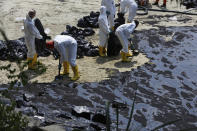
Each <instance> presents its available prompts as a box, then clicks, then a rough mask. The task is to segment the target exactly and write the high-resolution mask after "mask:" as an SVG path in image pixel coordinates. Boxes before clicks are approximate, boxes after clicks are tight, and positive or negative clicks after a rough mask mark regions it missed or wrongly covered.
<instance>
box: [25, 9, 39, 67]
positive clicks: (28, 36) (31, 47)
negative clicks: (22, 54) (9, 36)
mask: <svg viewBox="0 0 197 131" xmlns="http://www.w3.org/2000/svg"><path fill="white" fill-rule="evenodd" d="M35 15H36V11H35V10H33V9H32V10H30V11H29V12H28V14H27V16H26V19H25V21H24V32H25V44H26V46H27V50H28V52H27V61H28V69H35V68H36V62H37V53H36V49H35V38H38V39H42V36H41V35H40V33H39V31H38V29H37V28H36V27H35V25H34V22H33V20H32V19H33V18H34V17H35Z"/></svg>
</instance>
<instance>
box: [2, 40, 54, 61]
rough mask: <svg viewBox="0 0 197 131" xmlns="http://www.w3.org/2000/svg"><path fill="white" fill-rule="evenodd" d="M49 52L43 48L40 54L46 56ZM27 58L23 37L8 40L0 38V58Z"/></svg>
mask: <svg viewBox="0 0 197 131" xmlns="http://www.w3.org/2000/svg"><path fill="white" fill-rule="evenodd" d="M50 54H51V51H49V50H47V49H46V50H43V52H42V56H43V57H47V56H49V55H50ZM26 58H27V47H26V45H25V40H24V37H21V38H19V39H17V40H9V41H8V42H6V41H2V40H0V60H11V61H13V60H25V59H26Z"/></svg>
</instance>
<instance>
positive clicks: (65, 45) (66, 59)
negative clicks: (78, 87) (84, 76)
mask: <svg viewBox="0 0 197 131" xmlns="http://www.w3.org/2000/svg"><path fill="white" fill-rule="evenodd" d="M52 44H53V45H54V48H55V49H56V50H57V51H58V52H59V54H60V63H61V64H62V63H63V67H64V70H63V72H61V74H62V75H68V74H69V64H70V65H71V67H72V70H73V73H74V76H73V77H72V78H71V80H73V81H75V80H78V79H79V77H80V76H79V71H78V66H77V64H76V57H77V41H76V40H75V39H74V38H73V37H71V36H68V35H56V36H55V38H54V39H53V41H49V42H47V45H52Z"/></svg>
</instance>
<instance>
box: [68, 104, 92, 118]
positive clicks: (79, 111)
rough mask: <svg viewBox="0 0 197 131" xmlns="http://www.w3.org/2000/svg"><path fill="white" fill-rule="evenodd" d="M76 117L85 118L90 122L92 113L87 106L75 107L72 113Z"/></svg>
mask: <svg viewBox="0 0 197 131" xmlns="http://www.w3.org/2000/svg"><path fill="white" fill-rule="evenodd" d="M71 114H72V115H74V116H76V117H83V118H86V119H88V120H90V116H91V112H90V110H89V109H88V108H87V107H86V106H75V107H74V109H72V112H71Z"/></svg>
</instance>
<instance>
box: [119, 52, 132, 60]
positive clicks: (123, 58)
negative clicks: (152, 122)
mask: <svg viewBox="0 0 197 131" xmlns="http://www.w3.org/2000/svg"><path fill="white" fill-rule="evenodd" d="M120 54H121V57H122V62H130V59H129V58H128V57H127V53H124V52H122V51H121V53H120Z"/></svg>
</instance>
